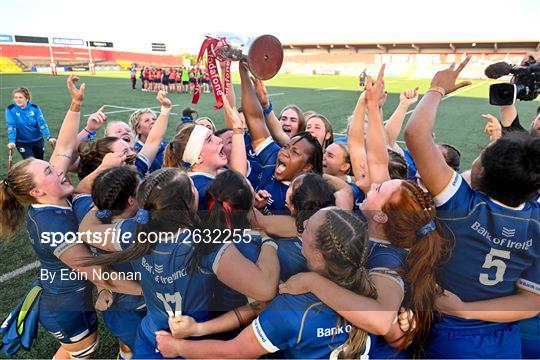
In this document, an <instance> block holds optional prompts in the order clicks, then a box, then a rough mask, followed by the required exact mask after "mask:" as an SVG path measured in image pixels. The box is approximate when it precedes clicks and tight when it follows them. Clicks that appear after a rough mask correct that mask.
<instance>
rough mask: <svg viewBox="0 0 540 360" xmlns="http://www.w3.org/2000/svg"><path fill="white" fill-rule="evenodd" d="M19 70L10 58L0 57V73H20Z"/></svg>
mask: <svg viewBox="0 0 540 360" xmlns="http://www.w3.org/2000/svg"><path fill="white" fill-rule="evenodd" d="M22 71H23V69H21V68H20V67H19V66H17V64H16V63H15V62H13V61H12V60H11V59H10V58H7V57H0V72H22Z"/></svg>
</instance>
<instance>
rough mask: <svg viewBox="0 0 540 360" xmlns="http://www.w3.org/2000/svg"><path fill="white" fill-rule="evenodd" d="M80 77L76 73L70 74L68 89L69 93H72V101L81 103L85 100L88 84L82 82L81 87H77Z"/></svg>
mask: <svg viewBox="0 0 540 360" xmlns="http://www.w3.org/2000/svg"><path fill="white" fill-rule="evenodd" d="M79 80H80V79H79V78H78V77H77V76H75V75H69V76H68V78H67V89H68V92H69V95H71V101H72V102H75V103H78V104H81V103H82V102H83V100H84V90H85V89H86V84H85V83H82V84H81V86H80V88H78V89H77V86H75V83H76V82H77V81H79Z"/></svg>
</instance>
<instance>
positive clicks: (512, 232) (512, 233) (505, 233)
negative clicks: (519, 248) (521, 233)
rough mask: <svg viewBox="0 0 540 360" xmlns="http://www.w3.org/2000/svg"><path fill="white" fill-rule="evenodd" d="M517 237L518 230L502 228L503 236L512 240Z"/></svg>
mask: <svg viewBox="0 0 540 360" xmlns="http://www.w3.org/2000/svg"><path fill="white" fill-rule="evenodd" d="M515 235H516V229H509V228H506V227H504V226H503V228H502V236H504V237H505V238H511V237H514V236H515Z"/></svg>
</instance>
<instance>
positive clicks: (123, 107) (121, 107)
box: [103, 104, 137, 110]
mask: <svg viewBox="0 0 540 360" xmlns="http://www.w3.org/2000/svg"><path fill="white" fill-rule="evenodd" d="M103 106H106V107H113V108H118V109H132V110H137V109H136V108H132V107H127V106H118V105H107V104H105V105H103Z"/></svg>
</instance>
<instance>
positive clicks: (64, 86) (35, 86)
mask: <svg viewBox="0 0 540 360" xmlns="http://www.w3.org/2000/svg"><path fill="white" fill-rule="evenodd" d="M82 82H84V81H82ZM114 84H118V83H117V82H114V83H113V82H106V83H99V84H92V87H95V86H105V85H114ZM30 87H31V88H32V89H34V88H64V89H65V88H66V84H62V85H34V86H30ZM14 88H15V87H14V86H4V87H0V89H1V90H6V89H14Z"/></svg>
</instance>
